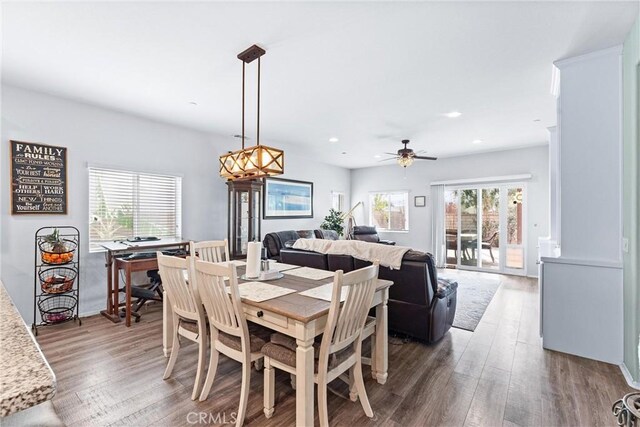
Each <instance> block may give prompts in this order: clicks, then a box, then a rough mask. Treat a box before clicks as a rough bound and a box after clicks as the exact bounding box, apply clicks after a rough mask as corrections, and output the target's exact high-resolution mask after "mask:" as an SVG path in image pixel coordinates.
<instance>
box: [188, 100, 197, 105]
mask: <svg viewBox="0 0 640 427" xmlns="http://www.w3.org/2000/svg"><path fill="white" fill-rule="evenodd" d="M189 104H191V105H198V103H197V102H196V101H191V102H189Z"/></svg>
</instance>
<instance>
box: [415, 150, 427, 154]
mask: <svg viewBox="0 0 640 427" xmlns="http://www.w3.org/2000/svg"><path fill="white" fill-rule="evenodd" d="M422 153H426V150H418V151H414V152H413V154H422Z"/></svg>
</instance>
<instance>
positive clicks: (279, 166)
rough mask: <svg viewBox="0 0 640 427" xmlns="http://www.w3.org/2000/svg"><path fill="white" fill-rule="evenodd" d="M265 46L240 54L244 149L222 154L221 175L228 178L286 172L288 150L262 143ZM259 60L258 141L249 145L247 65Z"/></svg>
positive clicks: (240, 178) (236, 178) (253, 177)
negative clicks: (262, 86) (246, 141)
mask: <svg viewBox="0 0 640 427" xmlns="http://www.w3.org/2000/svg"><path fill="white" fill-rule="evenodd" d="M264 54H265V50H264V49H262V48H261V47H259V46H257V45H253V46H251V47H250V48H248V49H246V50H245V51H243V52H241V53H240V54H238V59H240V60H241V61H242V149H241V150H238V151H229V152H228V153H225V154H223V155H221V156H220V176H221V177H222V178H225V179H226V180H228V181H240V180H250V179H259V178H263V177H267V176H274V175H281V174H283V173H284V151H282V150H279V149H277V148H273V147H268V146H266V145H260V57H261V56H262V55H264ZM255 59H257V60H258V119H257V123H256V124H257V126H256V128H257V129H256V130H257V131H256V133H257V144H256V145H255V146H253V147H248V148H245V146H244V141H245V135H244V75H245V65H246V64H248V63H250V62H252V61H254V60H255Z"/></svg>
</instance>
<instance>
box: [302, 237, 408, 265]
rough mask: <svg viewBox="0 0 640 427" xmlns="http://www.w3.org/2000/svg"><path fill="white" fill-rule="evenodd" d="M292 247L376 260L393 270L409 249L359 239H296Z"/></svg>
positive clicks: (371, 260) (400, 263) (400, 262)
mask: <svg viewBox="0 0 640 427" xmlns="http://www.w3.org/2000/svg"><path fill="white" fill-rule="evenodd" d="M293 248H294V249H302V250H305V251H313V252H319V253H321V254H331V255H351V256H352V257H354V258H358V259H361V260H365V261H370V262H373V261H376V260H378V261H379V262H380V265H382V266H385V267H389V268H392V269H395V270H398V269H400V266H401V265H402V257H403V256H404V254H405V253H406V252H407V251H409V250H411V248H408V247H405V246H392V245H384V244H381V243H369V242H362V241H360V240H325V239H298V240H296V242H295V243H294V244H293Z"/></svg>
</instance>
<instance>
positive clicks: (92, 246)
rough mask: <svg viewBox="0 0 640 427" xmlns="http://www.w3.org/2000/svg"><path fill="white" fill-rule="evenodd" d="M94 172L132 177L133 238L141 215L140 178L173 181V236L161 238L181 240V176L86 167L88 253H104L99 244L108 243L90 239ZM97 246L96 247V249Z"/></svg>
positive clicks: (97, 166) (108, 167)
mask: <svg viewBox="0 0 640 427" xmlns="http://www.w3.org/2000/svg"><path fill="white" fill-rule="evenodd" d="M94 171H99V172H104V173H121V174H129V175H131V176H132V180H133V182H134V188H133V189H132V193H133V195H132V203H133V206H132V211H133V212H132V223H133V225H132V229H133V236H135V233H136V227H137V226H139V225H138V224H139V223H140V218H141V213H140V209H141V204H140V194H141V191H140V190H141V189H140V178H141V177H142V176H145V177H152V178H156V177H157V178H162V179H167V178H170V179H173V180H174V185H175V189H174V191H173V195H174V197H175V212H174V215H175V222H176V223H175V233H174V234H173V235H170V236H164V235H163V236H161V238H165V239H181V238H182V196H183V186H182V180H183V175H181V174H172V173H166V172H158V171H144V170H131V169H126V168H120V167H113V166H103V165H91V164H90V165H87V184H88V216H89V220H88V224H87V226H88V233H87V238H88V241H89V244H88V248H89V253H100V252H105V251H106V249H105V248H103V247H102V246H100V244H101V243H103V242H108V241H110V240H98V241H96V240H93V239H92V232H91V227H92V223H93V219H92V215H93V214H92V210H91V209H92V202H93V197H94V195H93V194H92V186H91V179H92V173H93V172H94ZM166 194H169V192H167V193H166ZM133 236H132V237H133ZM96 246H97V247H96Z"/></svg>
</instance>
